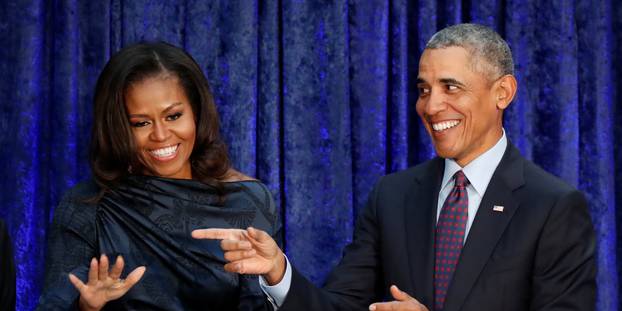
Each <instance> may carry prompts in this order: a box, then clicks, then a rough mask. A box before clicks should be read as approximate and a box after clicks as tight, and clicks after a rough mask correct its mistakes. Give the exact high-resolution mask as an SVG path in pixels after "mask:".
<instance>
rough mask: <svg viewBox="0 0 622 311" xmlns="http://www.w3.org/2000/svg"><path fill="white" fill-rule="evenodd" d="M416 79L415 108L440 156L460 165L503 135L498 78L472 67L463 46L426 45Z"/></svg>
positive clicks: (490, 145) (469, 160)
mask: <svg viewBox="0 0 622 311" xmlns="http://www.w3.org/2000/svg"><path fill="white" fill-rule="evenodd" d="M417 80H418V83H417V87H418V89H419V99H418V100H417V113H418V114H419V116H420V117H421V121H422V122H423V124H424V125H425V127H426V129H427V131H428V133H429V134H430V136H431V138H432V142H433V143H434V148H435V149H436V153H437V154H438V155H439V156H440V157H443V158H452V159H454V160H455V161H456V162H458V164H459V165H460V166H462V167H464V166H465V165H467V164H468V163H469V162H471V161H472V160H473V159H475V158H477V157H478V156H479V155H480V154H482V153H484V152H485V151H486V150H488V149H489V148H491V147H492V146H494V145H495V144H496V143H497V141H498V140H499V138H501V136H502V133H503V132H502V125H501V120H502V109H499V107H497V103H498V101H499V97H498V96H499V93H498V92H497V91H495V90H496V88H498V85H497V83H498V81H490V80H489V79H487V77H486V76H485V75H484V74H483V73H480V72H478V71H475V70H474V69H473V63H472V62H471V59H470V54H469V52H468V51H467V50H466V49H464V48H462V47H448V48H441V49H426V50H425V51H424V52H423V55H421V60H420V61H419V77H418V79H417ZM503 108H504V107H503Z"/></svg>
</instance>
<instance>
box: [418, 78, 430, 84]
mask: <svg viewBox="0 0 622 311" xmlns="http://www.w3.org/2000/svg"><path fill="white" fill-rule="evenodd" d="M419 83H428V82H427V81H426V80H423V79H422V78H419V77H417V84H419Z"/></svg>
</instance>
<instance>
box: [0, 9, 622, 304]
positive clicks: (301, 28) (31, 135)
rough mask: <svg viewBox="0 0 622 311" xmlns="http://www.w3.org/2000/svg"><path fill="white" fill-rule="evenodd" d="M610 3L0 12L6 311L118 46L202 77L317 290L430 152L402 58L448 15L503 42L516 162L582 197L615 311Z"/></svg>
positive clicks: (617, 140)
mask: <svg viewBox="0 0 622 311" xmlns="http://www.w3.org/2000/svg"><path fill="white" fill-rule="evenodd" d="M614 2H619V1H592V0H577V1H565V0H556V1H548V0H541V1H518V0H486V1H469V0H465V1H459V0H440V1H428V0H425V1H424V0H421V1H407V0H393V1H387V0H384V1H369V0H358V1H357V0H350V1H346V0H340V1H286V0H281V1H276V0H274V1H259V2H257V1H250V0H249V1H233V0H222V1H193V0H185V1H183V0H180V1H162V0H152V1H147V0H136V1H122V0H106V1H78V0H67V1H61V0H56V1H44V0H39V1H8V0H3V1H1V3H0V73H1V74H0V105H1V106H0V107H1V109H2V111H1V118H0V146H2V152H1V153H0V159H1V160H0V165H1V169H2V170H1V172H3V174H4V176H5V178H2V179H1V180H0V189H1V191H0V200H1V203H0V204H1V205H0V217H2V218H5V219H6V220H7V223H8V225H9V228H10V231H11V234H12V236H13V239H14V244H15V257H16V261H17V263H18V270H17V271H18V284H17V286H18V310H31V309H33V308H34V307H35V305H36V301H37V297H38V295H39V291H40V285H41V277H42V275H43V263H44V260H45V239H46V230H47V227H48V223H49V220H50V219H51V216H52V214H53V210H54V207H55V205H56V204H57V202H58V200H59V198H60V196H61V195H62V193H63V192H64V191H65V190H66V189H68V188H69V187H71V186H72V185H73V184H75V183H76V182H77V181H79V180H81V179H84V178H88V176H89V173H88V171H89V169H88V165H87V162H86V158H87V146H88V135H89V126H90V119H91V99H92V91H93V87H94V83H95V80H96V78H97V75H98V73H99V72H100V70H101V69H102V67H103V65H104V63H105V62H106V61H107V60H108V58H109V57H110V55H111V53H113V52H115V51H117V50H118V49H119V48H120V47H122V46H125V45H127V44H130V43H133V42H135V41H138V40H166V41H168V42H171V43H173V44H176V45H179V46H183V47H184V48H185V49H187V50H188V51H189V52H190V53H191V54H192V55H193V56H194V57H195V58H196V59H197V61H198V62H199V63H200V64H201V65H202V66H203V69H204V71H205V73H206V74H207V76H208V79H209V81H210V82H211V84H212V87H213V89H214V90H215V93H216V98H217V103H218V105H219V110H220V112H221V118H222V121H223V122H222V123H223V129H222V131H223V133H224V135H225V137H226V140H227V142H228V143H229V145H230V152H231V155H232V157H233V162H234V163H235V166H236V167H237V168H239V169H240V170H241V171H243V172H245V173H247V174H250V175H254V176H256V177H258V178H259V179H261V180H263V181H264V182H265V183H266V184H267V185H268V186H269V187H270V189H271V190H272V192H273V194H274V197H275V199H276V200H277V203H278V204H279V205H280V207H281V211H282V215H283V222H284V224H285V239H286V250H287V253H288V255H289V257H290V259H291V260H292V261H293V262H294V264H296V265H297V266H298V267H300V268H302V270H303V271H304V272H305V274H306V275H308V276H309V277H310V278H311V279H313V280H314V281H316V282H317V283H321V281H322V280H323V279H324V277H325V276H326V274H327V272H328V271H329V270H330V269H331V267H332V266H333V265H334V264H335V263H336V262H337V261H338V259H339V257H340V252H341V249H342V248H343V246H344V245H345V244H346V243H348V242H349V241H350V239H351V233H352V228H353V222H354V217H355V216H356V214H357V212H358V211H359V209H360V208H361V206H363V202H364V201H365V200H366V197H367V194H368V192H369V190H370V188H371V187H372V185H373V184H374V182H375V181H376V179H377V178H378V177H379V176H381V175H383V174H386V173H388V172H392V171H395V170H400V169H403V168H405V167H407V166H409V165H413V164H416V163H419V162H421V161H423V160H425V159H428V158H430V157H431V156H432V155H433V150H432V148H431V146H430V143H429V139H428V137H427V135H426V133H425V132H424V131H423V130H422V127H421V125H420V123H419V121H418V119H417V117H416V114H415V113H414V102H415V100H416V97H417V93H416V88H415V78H416V74H417V61H418V58H419V54H420V52H421V50H422V47H423V46H424V45H425V42H426V41H427V40H428V39H429V37H430V36H431V35H432V34H433V33H434V32H435V31H436V30H438V29H439V28H442V27H444V26H445V25H449V24H454V23H458V22H464V21H474V22H478V23H483V24H486V25H490V26H492V27H494V28H495V29H497V30H498V31H499V32H500V33H501V34H502V35H503V36H504V37H505V38H506V39H507V40H508V42H509V43H510V46H511V47H512V50H513V52H514V58H515V61H516V70H517V73H518V80H519V93H518V96H517V98H516V100H515V102H514V103H513V105H512V106H511V108H510V109H509V111H508V112H507V113H506V123H505V128H506V130H507V133H508V135H509V137H510V139H511V140H512V141H513V142H514V143H515V144H517V145H518V146H519V147H520V149H521V150H522V152H523V154H524V155H525V156H527V157H528V158H530V159H533V160H534V161H535V162H536V163H538V164H540V165H541V166H543V167H544V168H545V169H547V170H548V171H550V172H552V173H553V174H556V175H558V176H560V177H561V178H563V179H565V180H566V181H568V182H569V183H571V184H573V185H575V186H577V187H579V188H580V189H582V190H583V191H584V192H585V193H586V195H587V197H588V200H589V202H590V208H591V212H592V215H593V219H594V223H595V225H596V229H597V231H598V241H599V247H598V256H599V260H598V262H599V273H598V284H599V292H598V309H599V310H614V309H616V308H617V307H618V270H619V269H618V267H617V266H618V264H617V262H616V254H620V250H621V247H620V246H619V244H620V243H618V244H616V243H617V242H616V222H617V220H621V221H622V208H621V209H618V210H616V206H621V207H622V205H621V200H622V186H621V185H622V183H621V182H622V180H621V179H622V174H621V173H622V165H616V164H615V163H616V162H617V163H618V164H619V163H622V162H621V161H622V155H621V152H620V151H621V150H620V147H621V146H622V145H621V139H622V138H621V137H622V126H621V125H620V124H621V121H622V111H621V110H620V106H621V105H620V95H622V94H618V92H617V90H618V89H620V87H622V85H621V84H622V79H621V77H622V56H621V55H622V53H620V52H619V51H620V43H621V42H622V32H620V31H617V32H615V33H614V32H613V31H612V30H613V29H621V26H622V5H621V4H618V3H614ZM616 194H618V196H617V198H616ZM616 202H617V204H616ZM0 255H1V254H0Z"/></svg>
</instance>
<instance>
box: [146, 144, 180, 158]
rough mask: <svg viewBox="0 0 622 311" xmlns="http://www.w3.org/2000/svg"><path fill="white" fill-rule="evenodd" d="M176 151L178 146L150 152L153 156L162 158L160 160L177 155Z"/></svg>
mask: <svg viewBox="0 0 622 311" xmlns="http://www.w3.org/2000/svg"><path fill="white" fill-rule="evenodd" d="M175 151H177V145H174V146H168V147H164V148H160V149H155V150H149V152H150V153H151V154H153V155H154V156H156V157H160V158H164V157H168V156H171V155H172V154H174V153H175Z"/></svg>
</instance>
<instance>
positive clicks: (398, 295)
mask: <svg viewBox="0 0 622 311" xmlns="http://www.w3.org/2000/svg"><path fill="white" fill-rule="evenodd" d="M391 295H392V296H393V298H395V300H398V301H406V300H409V299H414V298H412V297H410V296H409V295H408V294H407V293H405V292H403V291H401V290H400V289H399V288H397V286H395V285H391ZM415 301H416V300H415ZM417 303H418V301H417Z"/></svg>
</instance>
